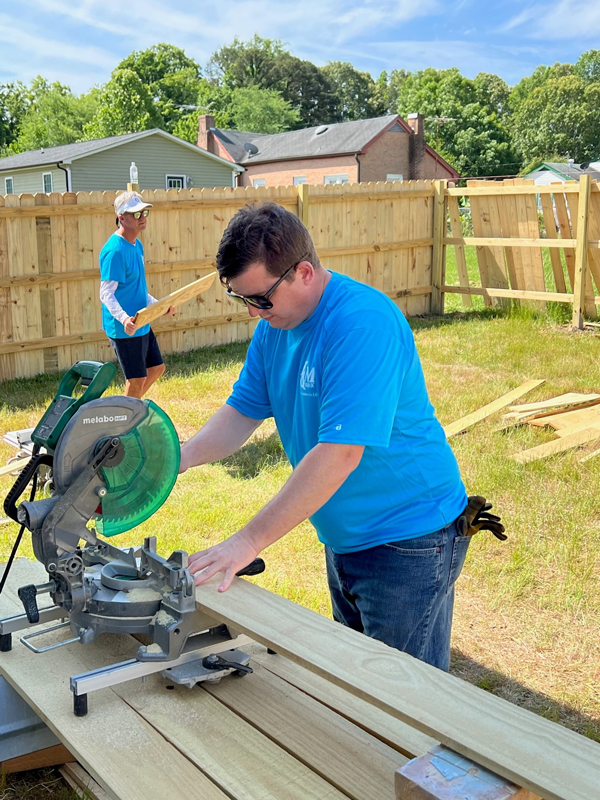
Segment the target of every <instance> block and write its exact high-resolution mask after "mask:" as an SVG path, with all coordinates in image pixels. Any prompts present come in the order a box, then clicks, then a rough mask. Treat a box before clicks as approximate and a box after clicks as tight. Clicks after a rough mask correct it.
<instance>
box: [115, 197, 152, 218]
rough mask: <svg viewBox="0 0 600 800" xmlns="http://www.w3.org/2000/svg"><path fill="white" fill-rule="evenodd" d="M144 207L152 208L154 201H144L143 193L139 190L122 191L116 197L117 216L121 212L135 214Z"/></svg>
mask: <svg viewBox="0 0 600 800" xmlns="http://www.w3.org/2000/svg"><path fill="white" fill-rule="evenodd" d="M144 208H152V203H144V201H143V200H142V195H141V194H138V192H121V194H120V195H118V196H117V197H115V213H116V215H117V217H119V216H121V214H134V213H135V212H136V211H142V210H143V209H144Z"/></svg>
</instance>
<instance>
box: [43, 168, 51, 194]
mask: <svg viewBox="0 0 600 800" xmlns="http://www.w3.org/2000/svg"><path fill="white" fill-rule="evenodd" d="M42 184H43V189H44V191H45V192H46V194H49V193H50V192H51V191H52V173H51V172H44V173H43V174H42Z"/></svg>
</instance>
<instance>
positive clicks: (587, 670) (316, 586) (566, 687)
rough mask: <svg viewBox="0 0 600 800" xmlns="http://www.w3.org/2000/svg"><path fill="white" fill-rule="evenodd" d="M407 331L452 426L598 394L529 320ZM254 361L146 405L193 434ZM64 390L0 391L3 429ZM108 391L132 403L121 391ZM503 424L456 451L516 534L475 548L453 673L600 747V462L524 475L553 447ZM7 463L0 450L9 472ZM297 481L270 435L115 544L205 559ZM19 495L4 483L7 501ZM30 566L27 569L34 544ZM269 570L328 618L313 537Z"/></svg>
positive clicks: (274, 585) (1, 548)
mask: <svg viewBox="0 0 600 800" xmlns="http://www.w3.org/2000/svg"><path fill="white" fill-rule="evenodd" d="M449 252H450V249H449ZM449 298H450V296H448V299H449ZM458 300H459V302H460V298H458ZM411 325H412V327H413V330H414V333H415V338H416V342H417V347H418V350H419V353H420V355H421V359H422V362H423V367H424V371H425V375H426V379H427V384H428V387H429V391H430V395H431V398H432V401H433V403H434V405H435V406H436V411H437V414H438V417H439V419H440V420H441V422H442V423H448V422H451V421H453V420H455V419H458V418H459V417H461V416H463V415H465V414H467V413H469V412H471V411H473V410H475V409H477V408H479V407H481V406H483V405H485V404H486V403H488V402H490V401H492V400H494V399H495V398H497V397H499V396H500V395H502V394H504V393H505V392H507V391H509V390H510V389H513V388H515V387H516V386H518V385H519V384H520V383H522V382H524V381H525V380H527V379H529V378H545V379H546V384H545V385H543V386H542V387H540V388H538V389H537V390H535V391H534V392H532V393H531V394H530V395H528V396H527V397H526V398H525V400H526V401H534V400H538V399H544V398H547V397H551V396H553V395H557V394H562V393H563V392H568V391H579V392H592V391H597V390H598V388H599V383H600V380H599V375H598V366H597V365H598V363H599V360H600V339H599V338H598V337H597V336H596V335H594V334H591V333H584V334H571V333H569V332H568V330H567V328H566V327H565V326H561V325H558V324H556V322H555V320H554V319H553V318H552V317H550V316H548V315H545V316H541V315H539V314H536V312H535V311H532V310H530V309H529V308H528V307H523V306H522V307H521V308H520V309H517V310H516V311H513V312H511V313H505V312H503V311H502V310H479V311H478V310H475V311H472V312H469V313H465V312H464V311H462V310H461V311H455V312H454V313H450V314H446V315H445V316H444V317H443V318H425V319H419V320H412V321H411ZM245 351H246V345H244V344H233V345H229V346H223V347H215V348H208V349H204V350H199V351H195V352H192V353H187V354H182V355H178V356H172V357H170V358H169V359H167V373H166V375H167V377H166V378H165V379H163V380H162V381H160V382H159V383H158V384H157V385H156V386H155V387H153V390H152V391H151V397H152V399H153V400H155V401H156V402H157V403H158V404H159V405H161V406H162V407H163V408H164V409H165V410H166V411H167V412H168V413H169V415H170V416H171V418H172V419H173V422H174V424H175V426H176V427H177V429H178V431H179V433H180V435H182V436H184V437H187V436H191V435H192V434H193V433H194V432H195V431H196V430H197V429H198V427H199V426H200V425H201V424H203V422H204V421H205V420H206V419H207V418H208V417H209V416H210V414H211V413H213V412H214V411H215V410H216V409H217V408H218V407H219V406H220V404H221V403H222V402H223V401H224V400H225V398H226V397H227V395H228V393H229V391H230V388H231V385H232V383H233V382H234V380H235V378H236V376H237V374H238V372H239V369H240V367H241V364H242V362H243V358H244V355H245ZM57 385H58V376H56V375H50V376H40V377H38V378H35V379H32V380H27V381H25V380H19V381H11V382H6V383H4V384H2V386H1V387H0V396H1V398H2V402H1V405H0V430H1V431H6V430H11V429H16V428H23V427H30V426H32V425H34V424H35V423H36V422H37V420H38V419H39V417H40V416H41V414H42V412H43V411H44V409H45V408H46V407H47V405H48V403H49V402H50V400H51V398H52V397H53V395H54V392H55V391H56V387H57ZM113 391H114V392H116V393H118V392H120V391H122V384H116V385H115V386H114V388H113ZM499 421H500V415H499V414H498V415H496V416H495V417H494V418H492V419H490V420H488V421H485V422H482V423H479V424H478V425H476V426H475V427H474V428H472V429H471V430H469V431H468V432H467V433H465V434H464V435H463V436H458V437H455V438H454V439H452V440H451V444H452V447H453V449H454V452H455V453H456V456H457V459H458V461H459V464H460V467H461V471H462V474H463V477H464V480H465V483H466V485H467V489H468V491H469V493H472V494H474V493H477V494H483V495H485V496H486V497H488V498H490V499H491V500H492V501H493V503H494V508H495V509H496V510H497V511H498V512H499V513H501V514H502V517H503V519H504V522H505V524H506V527H507V531H508V534H509V540H508V541H507V542H506V543H500V542H498V541H497V540H496V539H494V538H493V537H492V536H490V535H485V534H480V535H479V536H477V537H476V538H475V540H474V541H473V543H472V545H471V548H470V550H469V555H468V559H467V563H466V566H465V569H464V572H463V576H462V577H461V579H460V581H459V585H458V590H457V595H458V596H457V605H456V614H455V626H454V639H453V645H454V659H453V670H454V672H455V673H456V674H457V675H459V676H460V677H462V678H464V679H465V680H469V681H471V682H473V683H475V684H477V685H480V686H482V687H483V688H485V689H487V690H488V691H492V692H494V693H496V694H499V695H501V696H503V697H506V698H507V699H508V700H511V701H512V702H516V703H518V704H519V705H523V706H525V707H527V708H530V709H532V710H534V711H536V712H537V713H540V714H543V715H544V716H548V717H550V718H552V719H556V720H558V721H560V722H562V723H563V724H565V725H568V726H570V727H572V728H574V729H575V730H578V731H580V732H581V733H584V734H585V735H588V736H591V737H593V738H596V739H598V740H600V702H599V700H598V696H597V685H598V677H599V676H598V664H599V663H600V644H599V643H598V636H597V631H598V628H599V625H600V592H598V574H599V568H600V502H599V500H598V490H597V487H598V484H599V479H600V458H598V459H596V460H591V461H589V462H588V463H587V464H585V465H581V464H579V462H578V459H579V458H580V457H581V451H577V452H569V453H565V454H563V455H561V456H558V457H554V458H550V459H547V460H544V461H540V462H537V463H533V464H529V465H525V466H522V465H518V464H516V463H515V462H514V461H513V460H512V459H511V456H512V455H513V454H514V453H516V452H517V451H519V450H522V449H525V448H528V447H532V446H534V445H536V444H539V443H541V442H543V441H548V440H549V439H550V438H552V436H551V434H550V433H548V432H546V431H544V430H540V429H535V430H534V429H533V428H529V427H524V428H517V429H514V430H513V431H512V432H511V433H499V432H498V431H497V430H495V428H496V427H497V426H498V423H499ZM12 453H13V451H12V450H11V449H10V448H9V447H8V446H7V445H4V444H0V463H5V461H6V459H7V458H8V457H9V456H10V455H12ZM289 474H290V467H289V465H288V463H287V460H286V459H285V456H284V454H283V452H282V449H281V445H280V442H279V439H278V436H277V433H276V431H275V428H274V425H273V424H272V422H267V423H265V424H264V425H263V426H262V427H261V428H260V429H259V431H258V432H257V433H256V434H255V436H254V437H253V439H252V440H251V442H250V443H249V444H248V445H247V446H246V447H245V448H243V449H242V450H241V451H240V452H239V453H237V454H236V455H235V456H232V457H230V458H228V459H226V460H225V461H223V462H221V463H217V464H212V465H209V466H205V467H202V468H199V469H195V470H190V471H189V472H187V473H186V474H185V475H183V476H181V477H180V479H179V480H178V481H177V484H176V486H175V489H174V490H173V493H172V494H171V496H170V498H169V500H168V501H167V503H166V504H165V505H164V506H163V507H162V508H161V509H160V510H159V511H158V512H157V513H156V514H155V515H154V516H153V517H152V518H151V519H150V520H148V521H147V522H146V523H144V524H143V525H142V526H140V528H139V529H136V530H133V531H130V532H128V533H126V534H123V535H121V536H120V537H118V540H117V539H115V540H113V543H115V544H119V545H121V546H126V545H134V544H139V543H140V541H141V539H142V537H143V536H148V535H156V536H157V537H158V548H159V552H160V553H161V554H163V555H169V554H170V552H171V551H172V550H175V549H180V548H183V549H186V550H188V551H190V552H193V551H196V550H198V549H201V548H205V547H207V546H209V545H211V544H213V543H215V542H218V541H220V540H222V539H223V538H225V537H226V536H228V535H229V534H231V533H233V532H234V531H236V530H238V529H239V528H240V527H242V526H243V525H244V524H245V522H246V521H247V520H248V519H249V518H250V517H251V515H252V514H254V513H255V512H256V511H258V510H259V509H260V508H261V507H262V506H263V505H264V503H266V502H267V501H268V500H269V499H270V498H271V497H272V496H273V494H274V493H275V492H276V491H277V490H278V489H279V487H280V486H281V485H282V484H283V483H284V482H285V480H286V479H287V478H288V476H289ZM10 485H11V481H10V479H9V478H0V494H2V495H4V494H5V493H6V491H8V489H9V487H10ZM15 534H16V525H13V524H7V525H3V526H0V560H5V559H6V557H7V556H8V553H9V551H10V547H11V544H12V541H13V539H14V536H15ZM22 554H23V555H26V556H27V557H29V558H31V557H32V552H31V546H30V543H29V541H27V542H25V543H24V544H23V546H22ZM265 558H266V562H267V571H266V572H265V573H264V574H263V575H262V576H259V577H258V578H257V579H256V581H257V582H258V583H260V584H261V585H262V586H265V587H266V588H268V589H270V590H271V591H274V592H277V593H279V594H281V595H283V596H285V597H288V598H290V599H292V600H294V601H296V602H298V603H301V604H302V605H305V606H307V607H309V608H311V609H313V610H315V611H317V612H319V613H321V614H326V615H329V613H330V608H329V598H328V593H327V587H326V579H325V571H324V563H323V551H322V547H321V545H320V544H319V543H318V541H317V539H316V536H315V534H314V531H313V529H312V527H311V526H310V524H309V523H304V524H302V525H300V526H299V527H298V528H297V529H296V530H294V531H293V532H292V533H291V534H289V535H288V536H287V537H285V538H284V539H283V540H282V541H280V542H278V543H276V544H274V545H273V546H272V547H270V548H269V549H268V550H267V551H266V554H265Z"/></svg>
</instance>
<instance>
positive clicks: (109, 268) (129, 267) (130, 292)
mask: <svg viewBox="0 0 600 800" xmlns="http://www.w3.org/2000/svg"><path fill="white" fill-rule="evenodd" d="M100 280H101V281H117V282H118V284H119V285H118V286H117V289H116V291H115V297H116V299H117V301H118V303H119V305H120V306H121V308H122V309H123V311H126V312H127V314H129V316H130V317H134V316H135V315H136V314H137V312H138V311H139V310H140V309H142V308H146V306H147V305H148V289H147V287H146V273H145V271H144V246H143V244H142V243H141V242H140V240H139V239H136V240H135V244H131V242H128V241H127V239H125V238H123V236H119V235H118V234H117V233H113V235H112V236H111V237H110V239H109V240H108V241H107V242H106V244H105V245H104V247H103V248H102V250H101V251H100ZM102 328H103V329H104V330H105V331H106V334H107V336H110V338H111V339H130V338H132V337H130V336H128V335H127V334H126V333H125V328H124V327H123V324H122V323H121V322H119V320H117V319H115V318H114V317H113V315H112V314H111V313H110V311H109V310H108V308H107V307H106V306H105V305H104V303H103V304H102ZM149 331H150V325H142V327H141V328H138V330H137V331H136V332H135V333H134V334H133V336H144V335H145V334H146V333H149Z"/></svg>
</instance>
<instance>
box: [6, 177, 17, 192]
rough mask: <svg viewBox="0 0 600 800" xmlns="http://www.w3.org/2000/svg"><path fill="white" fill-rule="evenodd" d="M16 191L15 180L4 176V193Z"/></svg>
mask: <svg viewBox="0 0 600 800" xmlns="http://www.w3.org/2000/svg"><path fill="white" fill-rule="evenodd" d="M14 193H15V182H14V180H13V179H12V178H4V194H14Z"/></svg>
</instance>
